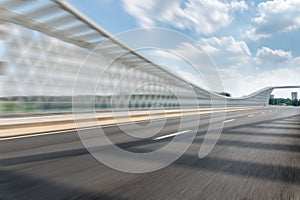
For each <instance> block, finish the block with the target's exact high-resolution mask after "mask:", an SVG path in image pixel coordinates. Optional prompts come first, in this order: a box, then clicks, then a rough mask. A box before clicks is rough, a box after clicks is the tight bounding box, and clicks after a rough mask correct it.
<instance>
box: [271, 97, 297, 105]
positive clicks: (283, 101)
mask: <svg viewBox="0 0 300 200" xmlns="http://www.w3.org/2000/svg"><path fill="white" fill-rule="evenodd" d="M269 105H287V106H300V101H299V100H298V99H295V100H291V99H289V98H287V99H284V98H270V100H269Z"/></svg>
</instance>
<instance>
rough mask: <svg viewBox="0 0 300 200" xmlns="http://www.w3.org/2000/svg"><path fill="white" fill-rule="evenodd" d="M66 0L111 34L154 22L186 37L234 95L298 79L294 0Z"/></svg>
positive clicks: (298, 22) (297, 0)
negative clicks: (209, 59) (218, 73)
mask: <svg viewBox="0 0 300 200" xmlns="http://www.w3.org/2000/svg"><path fill="white" fill-rule="evenodd" d="M70 2H71V3H72V4H73V5H74V6H75V7H77V8H78V9H79V10H80V11H82V12H83V13H84V14H85V15H87V16H88V17H89V18H91V19H92V20H94V21H96V22H97V23H98V24H99V25H100V26H102V27H104V28H105V29H106V30H107V31H109V32H110V33H112V34H117V33H120V32H123V31H128V30H130V29H134V28H144V27H160V28H168V29H172V30H175V31H179V32H180V33H182V34H185V35H187V36H189V37H191V38H192V39H193V40H194V41H195V44H196V45H198V46H199V47H201V48H202V49H204V50H205V51H206V53H207V54H208V55H210V57H211V58H212V60H213V61H214V62H215V63H216V65H217V67H218V68H219V71H220V74H221V76H222V78H223V84H224V88H225V90H226V91H228V92H230V93H232V94H233V95H234V96H242V95H245V94H249V93H251V92H254V91H255V90H257V89H260V88H263V87H265V86H276V85H300V81H299V80H300V40H299V35H300V0H274V1H238V0H237V1H225V0H166V1H162V0H147V1H141V0H89V1H82V0H70ZM156 53H157V54H156V56H153V57H151V58H152V59H154V60H155V61H157V62H162V63H161V64H163V65H167V66H169V67H170V68H173V69H174V70H177V72H178V73H181V74H182V75H183V76H186V77H187V78H190V77H191V76H192V74H188V73H186V72H189V70H187V69H186V68H187V66H186V65H184V64H182V63H180V62H178V63H177V64H174V62H173V61H172V57H171V56H168V55H167V54H165V53H163V52H161V51H157V52H156ZM160 53H161V54H160ZM149 55H150V54H149ZM168 62H169V63H168ZM175 65H176V66H175ZM293 91H294V90H293ZM296 91H297V90H296ZM290 92H291V90H285V91H274V93H275V96H277V97H290ZM298 92H299V93H300V91H298Z"/></svg>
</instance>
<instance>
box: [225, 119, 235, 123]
mask: <svg viewBox="0 0 300 200" xmlns="http://www.w3.org/2000/svg"><path fill="white" fill-rule="evenodd" d="M235 120H236V119H229V120H226V121H224V123H229V122H233V121H235Z"/></svg>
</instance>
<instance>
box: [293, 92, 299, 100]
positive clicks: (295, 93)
mask: <svg viewBox="0 0 300 200" xmlns="http://www.w3.org/2000/svg"><path fill="white" fill-rule="evenodd" d="M295 99H298V93H297V92H292V100H295Z"/></svg>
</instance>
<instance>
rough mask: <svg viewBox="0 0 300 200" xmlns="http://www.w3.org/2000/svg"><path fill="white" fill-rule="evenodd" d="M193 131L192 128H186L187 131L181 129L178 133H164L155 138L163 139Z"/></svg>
mask: <svg viewBox="0 0 300 200" xmlns="http://www.w3.org/2000/svg"><path fill="white" fill-rule="evenodd" d="M191 131H192V130H185V131H180V132H177V133H172V134H169V135H163V136H160V137H157V138H154V139H153V140H162V139H165V138H169V137H173V136H176V135H181V134H184V133H188V132H191Z"/></svg>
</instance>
